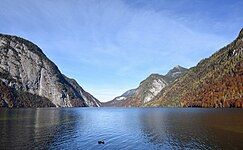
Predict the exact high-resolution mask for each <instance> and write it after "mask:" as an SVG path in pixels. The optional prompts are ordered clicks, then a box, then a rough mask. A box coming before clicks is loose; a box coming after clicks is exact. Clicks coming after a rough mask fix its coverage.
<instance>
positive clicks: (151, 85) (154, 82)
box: [103, 66, 187, 107]
mask: <svg viewBox="0 0 243 150" xmlns="http://www.w3.org/2000/svg"><path fill="white" fill-rule="evenodd" d="M186 71H187V69H186V68H183V67H181V66H176V67H174V68H173V69H171V70H170V71H169V72H168V73H167V74H166V75H164V76H163V75H159V74H151V75H150V76H149V77H147V78H146V79H145V80H143V81H142V82H141V83H140V85H139V87H138V88H136V89H132V90H129V91H127V92H125V93H124V94H122V95H121V96H118V97H116V98H114V99H113V100H112V101H109V102H106V103H104V104H103V106H117V107H121V106H125V107H131V106H136V107H138V106H141V105H143V104H144V103H146V102H149V101H151V100H152V99H153V98H154V97H155V96H156V95H157V94H158V93H159V92H160V91H161V90H162V89H163V88H164V87H166V86H167V85H170V84H171V83H173V82H174V81H175V80H176V79H177V78H179V77H180V76H182V75H183V74H184V73H185V72H186Z"/></svg>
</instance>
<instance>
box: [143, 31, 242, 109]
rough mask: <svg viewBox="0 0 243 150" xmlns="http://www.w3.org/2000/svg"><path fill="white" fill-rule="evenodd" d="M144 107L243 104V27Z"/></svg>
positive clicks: (230, 105)
mask: <svg viewBox="0 0 243 150" xmlns="http://www.w3.org/2000/svg"><path fill="white" fill-rule="evenodd" d="M144 106H147V107H148V106H162V107H243V29H241V31H240V33H239V34H238V36H237V37H236V39H235V40H234V41H233V42H231V43H230V44H228V45H227V46H225V47H223V48H221V49H219V50H218V51H216V52H215V53H214V54H212V55H211V56H210V57H209V58H205V59H202V60H201V61H200V62H199V63H198V64H197V65H196V66H195V67H192V68H190V69H189V71H188V72H187V73H186V74H185V75H184V76H182V77H181V78H179V79H178V80H177V81H176V82H174V83H173V84H171V85H170V86H168V87H166V88H165V89H163V90H162V91H161V92H160V93H159V94H158V95H157V96H156V97H155V98H154V99H153V100H152V101H150V102H149V103H147V104H144Z"/></svg>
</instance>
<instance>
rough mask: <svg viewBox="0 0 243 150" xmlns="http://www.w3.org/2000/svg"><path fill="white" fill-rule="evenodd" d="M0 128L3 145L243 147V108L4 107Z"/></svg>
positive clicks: (29, 146)
mask: <svg viewBox="0 0 243 150" xmlns="http://www.w3.org/2000/svg"><path fill="white" fill-rule="evenodd" d="M0 132H1V139H0V142H1V144H0V149H33V148H37V149H138V150H141V149H185V148H187V149H243V109H200V108H41V109H0ZM99 140H104V141H105V144H98V141H99Z"/></svg>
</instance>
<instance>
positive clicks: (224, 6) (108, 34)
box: [0, 0, 243, 101]
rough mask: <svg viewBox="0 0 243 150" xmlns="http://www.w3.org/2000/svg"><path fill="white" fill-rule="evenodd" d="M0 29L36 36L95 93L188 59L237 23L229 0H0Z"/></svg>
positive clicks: (216, 44)
mask: <svg viewBox="0 0 243 150" xmlns="http://www.w3.org/2000/svg"><path fill="white" fill-rule="evenodd" d="M0 8H1V9H0V32H1V33H6V34H13V35H18V36H21V37H24V38H26V39H28V40H30V41H32V42H34V43H36V44H37V45H38V46H39V47H40V48H42V50H43V51H44V53H45V54H46V55H47V56H48V57H49V58H50V59H51V60H52V61H54V62H55V63H56V65H57V66H58V67H59V69H60V70H61V71H62V72H63V73H64V74H65V75H67V76H69V77H72V78H75V79H76V80H77V81H78V83H80V85H81V86H82V87H83V88H84V89H85V90H87V91H88V92H90V93H91V94H93V95H94V96H95V97H97V98H98V99H99V100H101V101H107V100H111V99H113V98H114V97H115V96H118V95H120V94H122V93H123V92H125V91H126V90H128V89H131V88H135V87H137V86H138V85H139V83H140V81H142V80H143V79H145V78H146V77H147V76H148V75H150V74H151V73H160V74H165V73H166V72H167V71H168V70H169V69H171V68H172V67H173V66H176V65H181V66H184V67H192V66H194V65H196V64H197V63H198V62H199V61H200V60H201V59H203V58H205V57H209V56H210V55H211V54H212V53H214V52H215V51H217V50H218V49H219V48H221V47H223V46H225V45H226V44H227V43H229V42H230V41H232V40H233V39H234V38H235V37H236V36H237V34H238V32H239V31H240V29H241V28H242V27H243V9H242V8H243V1H241V0H239V1H235V0H229V1H227V0H225V1H221V0H0Z"/></svg>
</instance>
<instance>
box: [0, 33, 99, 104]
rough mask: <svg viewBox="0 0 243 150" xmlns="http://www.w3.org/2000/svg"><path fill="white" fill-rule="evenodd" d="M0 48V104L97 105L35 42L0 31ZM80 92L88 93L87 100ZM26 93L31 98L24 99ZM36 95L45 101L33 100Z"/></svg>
mask: <svg viewBox="0 0 243 150" xmlns="http://www.w3.org/2000/svg"><path fill="white" fill-rule="evenodd" d="M0 51H1V54H0V58H1V62H0V80H1V87H2V88H3V89H5V92H7V93H4V92H3V91H1V95H2V96H1V104H0V106H2V107H49V106H55V107H86V106H100V105H97V104H98V103H100V102H99V101H98V100H97V99H95V98H94V97H93V96H91V95H90V94H89V93H87V92H86V91H84V90H83V89H82V88H81V86H79V85H78V84H77V82H76V81H75V82H76V83H75V82H74V81H73V80H72V81H73V82H71V79H70V80H68V79H69V78H67V77H66V76H64V75H63V74H62V73H61V71H60V70H59V69H58V67H57V66H56V65H55V64H54V63H53V62H52V61H51V60H50V59H49V58H48V57H47V56H46V55H45V54H44V53H43V51H42V50H41V49H40V48H39V47H38V46H37V45H36V44H34V43H32V42H30V41H28V40H25V39H23V38H20V37H17V36H11V35H5V34H0ZM74 83H75V84H74ZM2 88H1V89H2ZM75 88H77V89H75ZM81 89H82V90H81ZM80 90H81V91H82V92H83V93H82V92H80ZM82 94H84V95H86V96H87V97H88V101H90V103H89V104H88V103H87V100H86V101H85V98H86V99H87V97H85V96H83V95H82ZM11 95H12V96H11ZM26 95H29V96H30V95H31V96H32V97H33V98H34V99H33V100H32V101H31V100H30V99H29V100H28V101H25V99H28V96H26ZM11 97H13V98H11ZM21 97H24V98H21ZM35 97H36V98H35ZM37 97H38V98H39V100H43V103H45V104H46V105H42V104H41V103H42V101H41V102H39V103H40V104H34V103H33V101H37ZM89 98H91V99H89ZM48 100H49V101H50V102H51V103H49V102H48ZM91 101H92V102H91ZM94 101H96V102H97V103H95V102H94Z"/></svg>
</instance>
